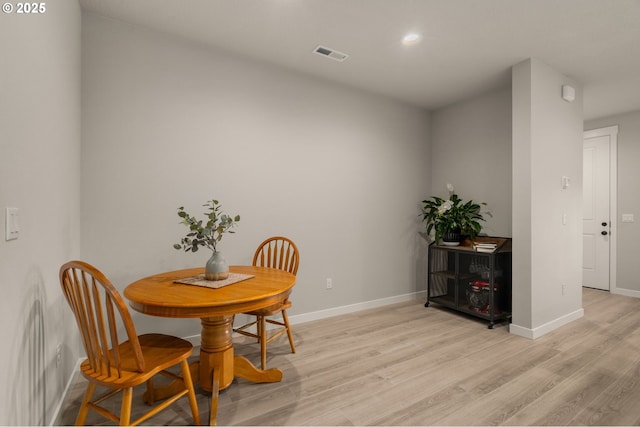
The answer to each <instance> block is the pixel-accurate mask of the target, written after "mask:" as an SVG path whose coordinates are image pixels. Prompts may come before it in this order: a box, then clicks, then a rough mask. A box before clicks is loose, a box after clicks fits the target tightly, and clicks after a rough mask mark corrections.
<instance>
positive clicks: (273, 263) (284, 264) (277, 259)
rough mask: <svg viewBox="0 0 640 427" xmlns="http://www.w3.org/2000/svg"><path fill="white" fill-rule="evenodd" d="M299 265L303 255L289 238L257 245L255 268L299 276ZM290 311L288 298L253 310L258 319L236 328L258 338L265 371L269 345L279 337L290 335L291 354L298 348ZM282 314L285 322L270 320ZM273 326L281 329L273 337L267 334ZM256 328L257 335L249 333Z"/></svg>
mask: <svg viewBox="0 0 640 427" xmlns="http://www.w3.org/2000/svg"><path fill="white" fill-rule="evenodd" d="M299 263H300V254H299V252H298V248H297V246H296V245H295V243H293V241H291V240H290V239H288V238H286V237H282V236H275V237H270V238H268V239H266V240H265V241H264V242H262V243H261V244H260V246H258V249H256V252H255V254H254V255H253V265H255V266H262V267H270V268H277V269H279V270H285V271H288V272H289V273H291V274H294V275H295V274H297V273H298V265H299ZM289 308H291V301H289V299H288V298H287V299H286V300H285V301H284V302H282V303H279V304H276V305H274V306H271V307H268V308H264V309H261V310H256V311H250V312H248V313H245V314H248V315H250V316H255V320H253V321H251V322H249V323H247V324H245V325H243V326H240V327H239V328H236V329H234V331H235V332H237V333H239V334H242V335H246V336H249V337H252V338H256V339H257V340H258V341H259V342H260V359H261V363H262V369H266V368H267V344H268V343H269V342H271V341H273V340H274V339H276V338H278V337H279V336H280V335H282V334H284V333H285V332H286V333H287V336H288V337H289V346H290V347H291V352H292V353H295V352H296V347H295V345H294V343H293V334H292V333H291V327H290V326H289V318H288V317H287V309H289ZM278 313H281V314H282V321H279V320H276V319H269V318H268V317H270V316H274V315H277V314H278ZM267 323H270V324H273V325H276V326H278V327H279V328H277V329H276V330H275V332H273V333H272V334H271V335H269V334H268V332H267V328H266V324H267ZM253 325H255V326H256V330H257V332H256V333H255V334H254V333H252V332H249V331H247V329H248V328H250V327H251V326H253Z"/></svg>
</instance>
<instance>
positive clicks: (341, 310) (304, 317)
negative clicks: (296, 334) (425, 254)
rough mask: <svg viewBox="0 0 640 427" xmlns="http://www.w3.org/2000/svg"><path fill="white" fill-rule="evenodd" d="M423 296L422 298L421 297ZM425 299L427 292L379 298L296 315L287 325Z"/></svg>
mask: <svg viewBox="0 0 640 427" xmlns="http://www.w3.org/2000/svg"><path fill="white" fill-rule="evenodd" d="M423 295H424V296H423ZM421 298H424V299H425V300H426V298H427V291H422V292H413V293H410V294H404V295H397V296H393V297H388V298H381V299H377V300H372V301H365V302H359V303H356V304H349V305H343V306H341V307H334V308H328V309H326V310H318V311H312V312H310V313H303V314H296V315H294V316H289V323H291V324H300V323H306V322H312V321H314V320H321V319H327V318H329V317H334V316H340V315H342V314H349V313H355V312H357V311H362V310H368V309H370V308H378V307H383V306H385V305H389V304H397V303H399V302H405V301H411V300H415V299H421Z"/></svg>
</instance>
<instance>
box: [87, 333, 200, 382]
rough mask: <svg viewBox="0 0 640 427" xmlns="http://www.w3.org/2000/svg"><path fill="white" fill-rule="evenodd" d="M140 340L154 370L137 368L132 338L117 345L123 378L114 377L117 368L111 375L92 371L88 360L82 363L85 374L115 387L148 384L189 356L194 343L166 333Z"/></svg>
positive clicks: (146, 336) (140, 338) (148, 363)
mask: <svg viewBox="0 0 640 427" xmlns="http://www.w3.org/2000/svg"><path fill="white" fill-rule="evenodd" d="M138 339H139V341H140V348H141V350H142V354H143V357H144V361H145V366H146V367H152V369H148V368H147V369H148V370H145V371H143V372H140V371H138V368H137V365H136V358H135V354H134V352H133V349H132V346H131V345H130V343H129V341H124V342H122V343H121V344H120V345H119V346H118V347H119V348H120V357H121V360H120V362H121V364H120V367H121V369H120V372H121V373H120V378H118V379H117V380H115V381H114V378H115V377H117V376H118V371H117V369H116V368H114V367H112V368H111V376H106V375H105V374H104V373H101V372H96V371H93V370H92V369H91V365H90V363H89V360H88V359H86V360H84V361H83V362H82V364H81V365H80V370H81V372H82V374H83V375H84V376H85V377H87V378H88V379H91V380H93V381H96V382H98V383H101V384H103V385H104V386H106V387H113V386H114V384H117V386H118V387H135V386H137V385H139V384H142V383H145V382H146V381H147V380H149V379H150V378H152V377H153V376H154V375H155V374H157V373H159V372H160V371H163V370H165V369H167V368H170V367H172V366H174V365H176V364H177V363H179V362H180V361H181V360H183V359H186V358H188V357H189V356H191V354H192V353H193V345H192V344H191V343H190V342H189V341H186V340H183V339H182V338H178V337H173V336H170V335H163V334H145V335H139V336H138Z"/></svg>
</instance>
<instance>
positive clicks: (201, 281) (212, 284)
mask: <svg viewBox="0 0 640 427" xmlns="http://www.w3.org/2000/svg"><path fill="white" fill-rule="evenodd" d="M252 277H254V276H253V275H252V274H240V273H229V277H227V278H226V279H223V280H206V279H205V278H204V274H198V275H197V276H193V277H185V278H184V279H178V280H175V281H174V283H181V284H183V285H194V286H202V287H203V288H212V289H218V288H222V287H224V286H229V285H233V284H234V283H238V282H242V281H243V280H247V279H251V278H252Z"/></svg>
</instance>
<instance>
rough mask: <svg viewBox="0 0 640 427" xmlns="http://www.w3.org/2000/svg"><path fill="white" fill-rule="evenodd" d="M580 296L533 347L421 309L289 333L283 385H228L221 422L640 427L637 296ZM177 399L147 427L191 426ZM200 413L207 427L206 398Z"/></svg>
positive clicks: (278, 362)
mask: <svg viewBox="0 0 640 427" xmlns="http://www.w3.org/2000/svg"><path fill="white" fill-rule="evenodd" d="M583 295H584V297H583V307H584V308H585V317H583V318H582V319H580V320H577V321H575V322H572V323H571V324H569V325H567V326H565V327H562V328H560V329H559V330H556V331H554V332H552V333H549V334H547V335H545V336H543V337H541V338H539V339H537V340H534V341H531V340H527V339H524V338H520V337H517V336H514V335H511V334H509V333H508V332H507V325H506V324H499V325H497V326H496V328H495V329H493V330H488V329H487V327H486V323H485V322H483V321H480V320H476V319H474V318H470V317H466V316H462V315H459V314H457V313H454V312H451V311H448V310H446V309H442V308H437V305H436V304H433V305H431V306H430V307H429V308H425V307H424V306H423V301H415V302H414V301H412V302H406V303H401V304H395V305H390V306H386V307H382V308H378V309H373V310H367V311H361V312H358V313H353V314H348V315H344V316H339V317H334V318H331V319H326V320H320V321H316V322H309V323H305V324H301V325H294V327H293V329H294V336H295V339H296V347H297V351H298V352H297V353H296V354H291V353H290V352H289V346H288V343H287V340H286V337H283V338H282V339H281V340H279V341H276V342H274V343H272V344H270V346H269V356H268V360H267V364H268V366H270V367H279V368H281V369H282V370H283V373H284V378H283V381H282V382H281V383H276V384H252V383H249V382H246V381H244V380H236V381H234V384H232V385H231V387H229V388H228V389H227V390H225V391H223V392H222V393H221V396H220V405H219V410H218V424H219V425H283V426H284V425H326V426H330V425H639V424H640V299H637V298H630V297H623V296H618V295H611V294H609V293H607V292H602V291H596V290H590V289H585V290H584V292H583ZM236 353H237V354H243V355H245V356H247V357H248V358H249V359H250V360H251V361H253V362H254V363H255V364H259V359H260V356H259V349H258V346H257V345H256V344H254V343H250V342H249V341H244V340H243V339H240V340H239V341H238V342H237V346H236ZM84 387H85V382H84V380H83V379H82V378H80V377H78V378H77V379H76V382H75V385H74V387H73V388H72V390H71V392H70V393H69V395H68V396H67V399H66V401H65V403H64V404H63V410H62V412H61V415H60V420H59V422H60V423H61V424H65V425H69V424H73V421H74V419H75V415H76V413H77V410H78V407H79V404H80V400H81V395H82V393H83V391H84ZM134 399H135V401H136V402H137V405H138V406H139V407H142V405H143V404H142V403H141V401H140V399H136V398H135V397H134ZM183 400H184V401H183V402H181V403H180V404H178V405H174V407H175V409H171V408H170V409H169V410H167V411H165V412H164V413H162V414H160V415H159V416H156V417H155V418H152V419H151V420H150V421H149V423H148V424H151V425H180V424H182V425H184V424H188V423H189V422H190V420H191V419H190V415H189V408H188V404H187V402H186V399H183ZM199 405H200V411H201V414H202V417H203V419H207V417H208V415H207V414H208V409H209V407H208V396H207V395H206V394H205V393H204V392H202V391H200V392H199ZM114 406H115V407H117V406H118V402H115V405H114ZM134 411H135V408H134ZM87 422H88V423H93V424H95V423H103V420H102V419H100V418H99V417H97V416H95V414H91V413H90V418H88V419H87ZM105 424H106V423H105Z"/></svg>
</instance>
